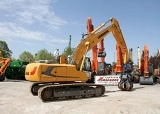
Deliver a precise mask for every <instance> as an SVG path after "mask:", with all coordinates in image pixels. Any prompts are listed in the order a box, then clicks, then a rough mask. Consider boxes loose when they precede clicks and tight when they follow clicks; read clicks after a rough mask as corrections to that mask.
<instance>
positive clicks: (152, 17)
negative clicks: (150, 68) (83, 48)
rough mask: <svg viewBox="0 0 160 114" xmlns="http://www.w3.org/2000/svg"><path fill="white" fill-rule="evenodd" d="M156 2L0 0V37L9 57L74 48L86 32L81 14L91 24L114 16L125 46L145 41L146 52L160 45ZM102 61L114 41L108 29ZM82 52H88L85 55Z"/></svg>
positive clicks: (112, 53)
mask: <svg viewBox="0 0 160 114" xmlns="http://www.w3.org/2000/svg"><path fill="white" fill-rule="evenodd" d="M159 4H160V1H159V0H0V40H2V41H5V42H6V43H7V44H8V47H9V49H10V50H11V51H12V52H13V54H12V57H14V58H17V59H18V57H19V55H20V54H21V53H22V52H24V51H28V52H31V53H32V54H35V53H37V52H38V51H39V50H41V49H47V50H48V51H49V52H51V53H54V51H55V50H56V49H57V48H58V49H59V50H60V53H61V52H63V51H64V49H65V48H66V47H67V46H68V44H69V35H71V36H72V40H71V46H72V47H76V46H77V45H78V44H79V42H80V40H81V38H82V34H83V33H87V28H86V23H87V18H88V17H91V18H92V24H93V25H94V28H97V27H98V26H99V25H100V24H102V23H104V22H106V21H108V20H109V19H110V18H115V19H116V20H117V21H118V22H119V25H120V28H121V31H122V34H123V36H124V39H125V42H126V44H127V47H128V49H130V48H132V49H133V60H134V63H135V64H136V62H137V47H140V50H143V48H144V45H145V44H147V45H148V49H149V55H150V56H151V55H153V54H155V53H156V52H157V49H160V46H159V42H160V7H159ZM104 45H105V51H106V53H107V56H106V62H107V63H112V62H114V61H115V58H116V57H115V53H116V42H115V38H114V37H113V35H112V33H110V34H109V35H107V36H106V37H105V39H104ZM91 55H92V54H91V53H88V56H91Z"/></svg>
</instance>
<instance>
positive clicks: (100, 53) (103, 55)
mask: <svg viewBox="0 0 160 114" xmlns="http://www.w3.org/2000/svg"><path fill="white" fill-rule="evenodd" d="M98 57H106V52H105V51H102V52H98Z"/></svg>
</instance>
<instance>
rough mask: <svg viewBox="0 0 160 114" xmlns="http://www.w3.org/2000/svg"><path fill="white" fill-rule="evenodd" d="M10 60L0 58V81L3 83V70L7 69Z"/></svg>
mask: <svg viewBox="0 0 160 114" xmlns="http://www.w3.org/2000/svg"><path fill="white" fill-rule="evenodd" d="M10 62H11V60H10V59H9V58H2V57H0V64H1V67H0V81H4V80H5V76H4V73H5V70H6V68H7V67H8V65H9V64H10Z"/></svg>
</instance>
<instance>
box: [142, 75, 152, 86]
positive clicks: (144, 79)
mask: <svg viewBox="0 0 160 114" xmlns="http://www.w3.org/2000/svg"><path fill="white" fill-rule="evenodd" d="M139 83H140V85H153V76H149V77H144V76H140V80H139Z"/></svg>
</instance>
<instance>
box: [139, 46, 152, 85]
mask: <svg viewBox="0 0 160 114" xmlns="http://www.w3.org/2000/svg"><path fill="white" fill-rule="evenodd" d="M139 72H140V79H139V83H140V85H153V75H152V74H153V66H152V64H149V50H148V46H147V45H146V44H145V45H144V50H143V51H142V55H141V59H140V69H139Z"/></svg>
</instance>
